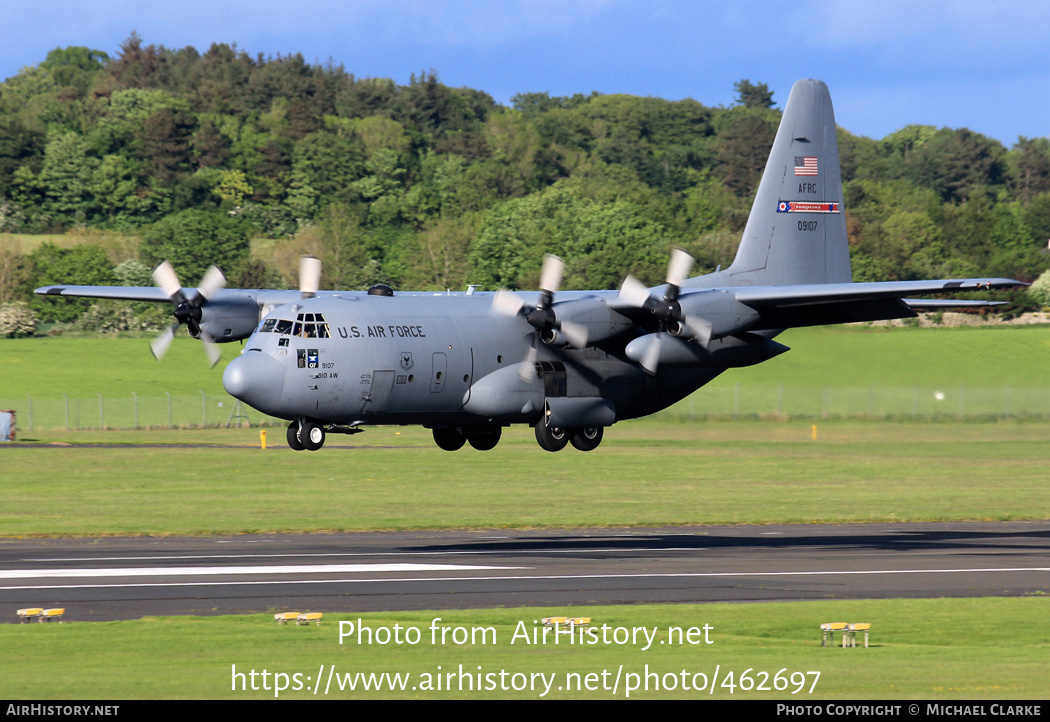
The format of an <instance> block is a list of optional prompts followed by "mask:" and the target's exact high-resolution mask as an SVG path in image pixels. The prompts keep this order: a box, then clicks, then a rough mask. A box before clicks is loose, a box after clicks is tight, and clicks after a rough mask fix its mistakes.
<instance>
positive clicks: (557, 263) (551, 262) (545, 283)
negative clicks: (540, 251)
mask: <svg viewBox="0 0 1050 722" xmlns="http://www.w3.org/2000/svg"><path fill="white" fill-rule="evenodd" d="M564 271H565V262H564V261H562V260H561V259H560V258H558V257H557V256H554V255H551V254H550V253H548V254H546V255H545V256H544V257H543V271H542V272H541V273H540V290H542V291H550V292H551V293H554V292H555V291H557V290H558V287H559V286H561V276H562V273H563V272H564Z"/></svg>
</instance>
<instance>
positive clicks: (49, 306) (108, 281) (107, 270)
mask: <svg viewBox="0 0 1050 722" xmlns="http://www.w3.org/2000/svg"><path fill="white" fill-rule="evenodd" d="M28 260H29V281H30V286H31V287H33V288H35V287H38V286H47V285H52V284H65V285H82V286H106V285H112V283H113V281H114V278H113V267H112V266H111V265H110V263H109V259H108V258H107V257H106V253H105V251H103V250H102V249H101V248H99V247H98V246H95V245H91V244H87V243H85V244H82V245H78V246H73V247H72V248H59V247H58V246H56V245H55V244H53V243H49V242H45V243H41V244H40V245H39V246H37V247H36V249H35V250H34V251H33V252H32V253H31V254H29V259H28ZM91 303H92V302H91V300H89V299H79V298H78V299H72V298H56V297H54V296H50V297H48V296H33V297H32V300H31V301H30V307H31V308H33V310H34V311H36V312H37V313H38V314H39V315H40V319H41V320H42V321H45V322H48V321H60V322H69V321H73V320H74V319H76V318H77V316H79V315H80V314H81V313H83V312H84V311H85V310H87V308H88V307H89V306H90V305H91Z"/></svg>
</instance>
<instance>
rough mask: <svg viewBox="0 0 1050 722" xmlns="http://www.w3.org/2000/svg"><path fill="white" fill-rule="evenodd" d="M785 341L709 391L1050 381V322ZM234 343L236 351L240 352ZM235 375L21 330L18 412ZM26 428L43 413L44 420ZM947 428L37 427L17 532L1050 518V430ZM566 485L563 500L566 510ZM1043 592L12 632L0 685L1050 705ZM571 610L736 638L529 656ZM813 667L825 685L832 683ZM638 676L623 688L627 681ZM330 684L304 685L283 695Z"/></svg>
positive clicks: (126, 694)
mask: <svg viewBox="0 0 1050 722" xmlns="http://www.w3.org/2000/svg"><path fill="white" fill-rule="evenodd" d="M782 340H784V342H785V343H787V344H788V345H791V346H793V347H794V349H795V350H793V351H792V352H791V353H789V354H785V355H784V356H781V357H779V358H778V359H776V360H774V361H773V362H771V363H769V364H765V365H762V366H759V367H755V368H752V369H741V370H738V371H735V372H730V373H728V374H726V375H724V376H723V377H722V378H720V379H718V380H716V382H715V384H713V385H712V387H711V388H709V389H704V390H701V391H700V392H699V394H698V395H697V397H696V401H697V403H698V404H702V403H703V401H702V399H705V398H710V397H711V396H712V395H714V394H718V393H723V394H726V393H730V392H733V391H735V384H736V383H738V382H739V383H741V384H742V385H743V386H745V387H747V386H755V387H763V388H774V389H775V388H777V387H778V386H781V385H787V386H788V387H791V388H793V387H797V386H806V385H810V386H814V387H818V388H832V389H835V390H836V393H838V391H839V390H841V389H844V388H850V387H858V386H859V387H864V386H868V387H874V386H881V385H892V386H897V385H902V384H913V385H923V386H924V387H927V386H928V387H936V386H938V385H943V386H945V387H947V386H948V385H949V384H951V385H958V386H963V385H966V386H967V387H968V388H970V387H972V386H973V385H976V384H981V385H984V386H987V387H991V388H997V389H1001V390H1005V392H1006V393H1007V394H1009V393H1010V390H1011V389H1017V390H1018V391H1017V392H1016V393H1023V392H1021V391H1020V389H1024V388H1029V387H1042V386H1043V384H1044V382H1043V375H1044V374H1043V368H1044V367H1045V359H1046V358H1047V354H1046V351H1047V350H1048V344H1050V329H1048V328H1045V327H1034V328H994V329H993V328H988V329H945V330H941V329H937V330H917V329H904V330H894V331H887V330H873V329H834V330H828V329H806V330H798V331H792V332H790V333H789V334H786V335H785V336H784V337H783V339H782ZM224 350H225V351H226V354H225V356H224V357H225V358H231V357H232V354H233V353H236V352H237V351H239V350H240V346H234V345H231V346H226V347H225V349H224ZM221 369H222V366H221V365H220V366H219V367H217V368H216V369H213V370H209V369H208V368H207V366H206V364H205V363H204V362H203V353H202V352H201V350H200V348H199V347H198V345H197V344H196V343H195V342H192V341H189V340H187V339H179V341H177V342H176V343H175V344H174V345H173V347H172V350H171V352H170V353H169V354H168V356H167V357H166V358H165V360H164V362H163V363H161V364H158V363H156V362H155V361H153V359H152V358H151V357H150V356H149V351H148V341H147V340H146V339H141V338H138V339H136V338H129V339H68V338H67V339H63V338H54V339H29V340H24V341H0V379H2V380H0V404H3V403H5V401H4V399H9V398H10V399H15V400H17V399H20V398H24V397H25V395H26V394H31V395H33V396H34V397H36V398H46V397H48V396H50V397H52V398H58V397H60V396H61V394H63V393H66V394H69V395H71V396H74V395H75V397H78V398H85V399H89V400H90V399H92V398H94V397H96V396H97V395H98V394H104V395H106V396H107V397H108V396H120V395H123V396H130V392H131V391H135V392H136V393H139V394H140V395H143V396H146V395H162V394H163V393H164V392H165V391H167V392H168V393H171V394H173V395H178V394H183V395H186V396H188V397H189V396H194V395H196V396H197V397H199V396H200V392H201V391H204V392H205V395H206V396H209V395H215V396H220V395H221V393H222V392H221ZM719 389H721V391H719ZM697 408H698V409H699V408H702V407H701V406H699V405H698V406H697ZM19 418H20V420H23V427H24V412H22V411H20V417H19ZM946 421H950V419H944V420H941V421H940V422H938V423H920V422H908V423H888V422H873V421H843V420H834V419H828V420H824V419H816V440H814V439H813V433H814V423H813V420H795V421H784V422H779V423H778V422H770V421H757V420H741V421H734V422H718V423H705V422H703V421H699V420H697V421H689V420H686V419H684V418H682V416H681V415H679V416H677V417H675V416H673V415H665V416H663V417H656V418H652V419H646V420H639V421H632V422H626V423H623V424H617V425H616V426H614V427H612V428H610V429H609V430H608V431H607V434H606V439H605V442H604V443H603V445H602V446H601V447H600V448H599V449H598V450H597V451H595V452H593V453H590V454H582V453H578V452H574V451H571V450H567V451H565V452H562V453H561V454H559V455H557V456H552V455H549V454H546V453H545V452H542V451H540V450H539V449H538V448H537V446H536V444H535V441H534V439H533V437H532V433H531V430H529V429H527V428H514V429H510V430H507V431H505V435H504V440H503V441H502V442H501V444H500V445H499V447H497V449H495V450H494V451H491V452H485V453H482V452H476V451H473V450H470V449H466V450H463V451H461V452H457V453H447V452H442V451H440V450H438V449H437V448H436V447H435V446H434V445H433V441H432V440H431V438H430V434H429V432H427V431H425V430H423V429H419V428H413V427H409V428H372V429H369V430H368V431H367V432H366V433H365V434H362V435H358V436H354V437H340V436H331V437H329V441H328V443H327V444H326V446H325V449H324V450H322V451H321V452H319V453H316V454H306V453H295V452H292V451H291V450H289V449H288V448H287V447H286V446H285V445H284V441H283V430H282V429H277V428H271V429H269V430H268V439H269V443H270V448H268V449H267V450H265V451H263V450H262V449H261V448H259V429H257V428H244V429H230V430H225V429H187V430H179V431H161V430H140V431H130V430H129V431H92V430H86V431H66V430H64V429H63V430H56V429H39V428H38V429H35V430H34V431H33V432H31V433H30V432H23V433H22V434H21V435H20V441H23V442H27V445H26V446H22V445H19V446H7V447H5V446H3V445H0V455H2V464H3V474H2V475H0V490H2V492H3V496H4V504H3V506H2V508H0V537H8V538H11V537H33V536H48V535H87V536H101V535H111V534H149V535H165V534H197V535H199V534H232V533H248V532H307V531H327V530H332V531H335V530H364V529H411V528H450V527H454V528H463V527H503V526H513V527H586V526H606V525H613V526H647V525H676V524H732V523H757V524H761V523H778V522H806V523H836V522H848V521H920V520H922V521H932V520H985V519H1004V520H1006V519H1012V520H1020V519H1029V520H1031V519H1047V518H1050V491H1048V485H1047V483H1046V480H1047V479H1048V478H1050V422H1046V421H1041V420H1040V421H1036V420H1031V419H1029V420H1027V421H1024V420H1013V421H999V422H981V423H976V422H955V423H950V422H946ZM135 445H146V446H145V447H144V448H143V447H140V446H135ZM552 462H556V463H552ZM551 499H556V500H557V503H545V500H551ZM842 499H849V500H850V502H851V503H850V504H849V505H844V504H841V503H838V502H840V501H841V500H842ZM304 500H305V503H304ZM1045 604H1046V600H1045V599H1042V598H1022V599H931V600H871V601H867V600H857V601H848V600H844V601H837V602H805V603H791V604H751V605H726V604H710V605H651V606H632V607H600V608H573V609H571V610H570V609H511V610H507V609H489V610H466V611H448V610H445V611H441V612H436V613H431V612H406V613H397V614H394V613H381V614H362V615H341V616H340V615H332V614H329V615H327V616H326V619H325V623H324V624H323V625H322V626H321V627H309V628H307V627H294V626H292V627H279V626H277V625H275V624H274V623H273V620H272V617H268V616H266V615H262V616H259V615H255V616H243V617H214V618H193V617H185V618H148V619H143V620H139V621H134V622H116V623H98V624H80V623H70V624H63V625H25V626H15V625H0V648H3V649H4V651H5V657H6V658H7V659H12V660H18V664H16V665H6V666H5V673H4V674H3V675H0V697H6V698H26V699H89V698H98V699H105V698H109V699H114V698H116V699H124V698H146V699H155V698H206V699H217V698H236V699H246V698H260V699H261V698H269V697H273V696H274V691H273V689H272V687H273V677H272V673H274V672H283V673H284V674H286V675H288V678H287V679H288V682H289V684H290V685H294V678H293V677H292V675H294V674H296V673H298V674H300V678H299V682H300V684H302V685H303V686H304V687H312V685H313V684H314V682H313V681H310V682H307V681H306V678H307V677H311V678H314V677H316V676H317V674H318V669H319V668H321V665H324V667H323V668H322V672H323V673H324V676H326V677H327V674H328V670H330V669H331V668H332V666H333V665H334V667H335V670H336V675H342V674H346V673H355V672H364V673H370V672H375V673H382V672H390V673H395V672H401V673H410V674H411V675H412V677H411V681H410V682H409V683H408V685H407V687H406V689H405V690H404V691H403V692H396V693H392V692H389V691H384V692H375V691H371V692H363V691H361V690H360V689H358V690H356V691H353V692H351V691H349V690H346V689H344V690H342V691H336V690H337V688H338V684H337V683H336V682H333V688H332V690H330V691H329V694H328V696H329V698H342V699H349V698H364V697H416V698H438V697H465V698H475V697H494V698H508V697H512V698H520V699H531V698H535V697H538V696H539V692H538V691H535V692H534V691H530V690H528V689H525V690H521V691H513V690H504V689H498V688H497V689H495V690H491V691H490V690H483V691H480V692H478V691H476V690H475V691H465V692H459V691H458V690H454V691H451V692H450V691H448V690H447V686H446V688H443V689H442V691H440V692H439V691H429V690H423V689H418V688H417V689H415V690H413V689H411V686H412V685H413V684H415V685H416V686H417V687H419V686H420V684H421V683H423V682H424V675H427V674H429V675H434V674H435V673H436V672H437V671H438V669H437V668H438V666H440V667H441V671H442V672H448V671H456V672H457V673H458V669H459V665H463V668H464V669H465V670H466V671H467V672H471V673H474V674H476V673H477V672H478V671H479V670H478V669H477V668H478V667H481V668H482V669H481V670H480V671H481V672H482V673H483V674H487V673H490V672H496V673H498V672H499V671H500V670H505V671H506V672H507V673H508V675H513V674H515V673H517V674H525V675H532V674H537V673H544V674H546V675H547V678H550V676H551V675H555V679H556V680H557V681H556V682H555V684H554V687H555V688H552V690H551V691H550V692H549V693H548V694H547V695H546V696H547V697H587V698H593V699H606V698H612V697H616V698H623V697H625V696H626V690H625V686H626V684H627V682H628V680H630V679H633V680H635V682H636V683H644V681H645V672H646V667H645V665H646V664H648V665H649V667H648V671H649V672H656V673H657V674H658V675H659V679H660V681H661V685H666V684H667V683H669V682H670V681H671V680H677V681H676V683H675V686H676V688H675V689H674V690H671V691H667V690H661V691H658V692H657V691H654V690H652V689H650V691H648V692H646V691H644V690H635V691H633V692H632V693H631V697H632V698H634V697H640V698H648V697H688V698H697V697H699V696H700V695H701V694H703V695H705V696H708V690H704V691H697V690H683V689H682V688H681V685H682V679H683V677H682V671H683V670H684V671H686V672H687V673H688V674H687V677H688V678H689V680H690V684H699V683H700V681H702V680H703V678H701V677H698V676H696V677H694V675H699V674H706V675H707V681H709V680H710V677H711V676H712V675H714V674H715V672H716V669H717V670H719V671H718V674H719V677H718V682H717V687H716V689H715V691H714V696H716V697H719V698H727V699H728V698H745V697H751V698H758V699H774V698H775V699H777V700H778V701H791V702H797V703H805V702H807V701H809V700H812V699H878V698H883V699H1044V698H1046V696H1047V694H1048V685H1047V682H1046V679H1045V676H1046V675H1045V670H1046V655H1047V646H1048V642H1050V621H1048V620H1050V616H1048V615H1047V614H1046V608H1045ZM274 611H284V610H274ZM556 613H572V614H574V615H589V616H592V617H593V618H594V620H595V623H596V624H602V623H607V624H609V625H611V626H625V627H626V626H630V627H634V626H646V627H649V628H653V627H656V628H658V629H660V630H666V629H667V628H668V627H670V626H683V627H688V626H698V627H702V626H703V625H704V624H710V625H712V626H713V627H714V636H713V639H714V644H712V645H709V646H708V645H698V646H688V645H684V646H675V645H659V646H657V647H654V648H652V649H650V650H648V651H641V650H639V649H636V648H633V647H630V645H623V646H618V645H615V644H613V645H595V646H593V647H586V648H580V647H576V648H573V647H568V648H566V647H558V648H551V647H550V646H539V647H534V646H524V645H522V644H515V645H510V644H509V638H510V636H511V635H512V634H513V630H514V628H515V625H516V624H517V622H518V621H522V620H524V621H525V622H526V624H527V625H529V627H530V628H531V621H532V620H533V619H538V618H540V617H542V616H548V615H550V614H556ZM358 616H360V618H361V619H363V620H365V623H366V624H368V625H371V626H373V627H378V626H384V625H385V626H388V627H389V626H391V625H393V624H395V623H396V624H400V625H402V626H403V627H405V626H417V627H420V628H421V629H424V630H425V629H426V628H427V627H428V626H429V624H430V620H431V619H432V618H433V617H435V616H440V617H442V620H443V623H444V624H446V625H463V626H493V627H495V628H496V629H497V632H498V635H499V639H500V640H501V641H500V643H499V644H497V645H487V646H486V645H474V646H458V645H451V644H450V645H447V646H436V647H435V646H433V645H430V644H429V643H428V642H429V639H428V638H427V637H424V639H425V642H424V643H422V644H419V645H415V646H413V645H405V644H402V645H385V646H383V645H378V646H377V645H372V646H365V647H359V646H358V645H356V644H344V645H339V643H338V624H337V621H338V620H340V619H345V620H352V621H355V622H356V620H357V619H358ZM827 621H867V622H871V623H872V624H873V630H874V631H873V637H872V641H873V645H874V646H873V647H872V648H871V649H862V648H859V649H856V650H842V649H826V648H821V647H820V645H819V632H818V626H819V624H820V623H822V622H827ZM663 639H664V638H663V637H661V640H663ZM232 665H236V668H237V671H238V672H250V671H251V670H253V669H254V670H256V671H257V672H258V671H261V670H262V669H267V670H269V672H270V673H271V677H270V680H269V685H270V687H271V690H270V691H266V690H262V689H259V690H257V691H251V690H250V689H249V690H246V691H240V690H233V689H231V686H232V683H233V681H234V678H233V677H232V672H233V669H232ZM620 665H623V667H622V670H621V668H620ZM604 670H608V671H609V673H610V675H613V676H614V675H615V673H616V672H617V671H621V672H622V674H623V678H622V679H621V682H620V685H619V687H618V691H617V692H616V693H615V694H614V693H613V692H611V691H610V690H606V689H604V688H602V687H601V686H602V684H603V678H602V677H601V676H600V675H601V673H602V672H603V671H604ZM780 670H787V671H786V672H785V674H786V675H787V676H790V674H791V673H793V672H798V673H803V672H805V673H809V674H807V675H802V676H803V677H805V689H804V690H803V691H800V692H799V693H798V694H794V695H792V694H790V691H791V690H793V689H794V688H795V686H794V685H790V687H789V689H788V690H786V691H776V690H771V691H758V690H751V691H745V690H742V689H741V688H740V685H741V683H742V675H743V676H745V677H746V678H747V679H748V682H747V683H745V684H752V683H753V684H755V685H756V686H757V685H758V684H759V683H760V681H761V680H760V673H762V672H767V673H768V674H769V677H768V678H767V684H768V685H769V686H772V684H773V681H772V680H773V679H774V677H775V675H776V673H777V672H778V671H780ZM727 672H732V673H733V677H732V684H731V685H729V684H727V683H726V679H727V676H726V673H727ZM814 672H820V676H819V679H818V680H817V682H816V685H815V687H814V688H813V692H812V693H810V692H809V689H810V683H811V682H812V681H813V680H814V678H815V677H816V675H815V674H813V673H814ZM573 673H579V676H578V677H575V678H574V679H577V680H580V681H582V680H584V679H585V678H586V675H587V674H595V675H598V676H596V677H594V678H593V679H594V680H597V684H598V686H599V688H598V689H595V690H593V691H589V692H588V691H569V690H565V689H561V690H559V689H556V687H557V686H565V685H564V682H565V680H566V679H573V678H570V677H569V675H571V674H573ZM630 674H634V675H636V676H635V677H633V678H631V677H629V676H627V675H630ZM668 674H673V677H668V676H666V675H668ZM457 676H458V674H457ZM613 676H609V677H607V678H605V681H606V682H608V684H609V685H610V686H611V685H612V679H613ZM495 679H496V683H497V684H499V683H500V678H499V677H498V676H497V677H496V678H495ZM524 679H525V677H520V678H514V677H507V681H508V683H509V682H510V681H511V680H524ZM652 679H653V678H652V677H650V684H651V685H652ZM694 680H695V681H694ZM246 683H247V686H249V688H250V684H251V682H250V679H247V678H246ZM262 684H263V682H262V679H261V676H260V678H259V679H258V680H257V685H258V686H260V687H261V686H262ZM323 693H324V690H323V689H322V690H320V692H319V693H318V694H316V695H315V694H314V693H313V691H312V690H311V689H300V690H298V691H295V690H292V689H288V690H286V691H284V692H282V693H281V694H280V696H281V697H282V698H285V697H288V698H304V697H307V696H315V697H319V696H321V694H323Z"/></svg>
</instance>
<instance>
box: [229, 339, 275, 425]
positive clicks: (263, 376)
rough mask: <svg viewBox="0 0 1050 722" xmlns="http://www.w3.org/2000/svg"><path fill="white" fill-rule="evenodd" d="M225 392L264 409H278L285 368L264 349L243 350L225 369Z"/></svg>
mask: <svg viewBox="0 0 1050 722" xmlns="http://www.w3.org/2000/svg"><path fill="white" fill-rule="evenodd" d="M222 385H223V388H225V389H226V393H228V394H229V395H230V396H232V397H234V398H235V399H240V400H241V401H243V402H244V403H246V404H248V405H249V406H251V407H253V408H256V409H258V410H259V411H262V412H264V413H270V412H272V411H275V410H276V407H277V405H278V402H279V401H280V399H281V392H282V391H283V389H284V369H283V368H282V367H281V364H280V363H278V362H277V360H276V359H274V358H273V357H272V356H268V355H267V354H265V353H263V352H261V351H248V352H246V353H243V354H241V355H240V356H238V357H237V358H235V359H234V360H233V361H231V362H230V364H229V365H228V366H227V367H226V370H225V371H223V373H222Z"/></svg>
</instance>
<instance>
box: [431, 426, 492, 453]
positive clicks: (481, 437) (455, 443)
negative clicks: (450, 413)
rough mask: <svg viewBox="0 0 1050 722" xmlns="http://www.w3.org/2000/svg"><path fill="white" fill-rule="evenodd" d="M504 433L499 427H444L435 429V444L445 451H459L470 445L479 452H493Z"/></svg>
mask: <svg viewBox="0 0 1050 722" xmlns="http://www.w3.org/2000/svg"><path fill="white" fill-rule="evenodd" d="M502 433H503V429H502V428H500V427H499V426H484V427H478V428H463V427H461V426H443V427H438V428H435V429H434V443H436V444H437V445H438V447H439V448H442V449H444V450H445V451H459V450H460V449H462V448H463V445H464V444H470V445H471V446H473V447H474V448H475V449H477V450H478V451H491V450H492V449H495V448H496V444H498V443H499V439H500V436H501V435H502Z"/></svg>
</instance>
